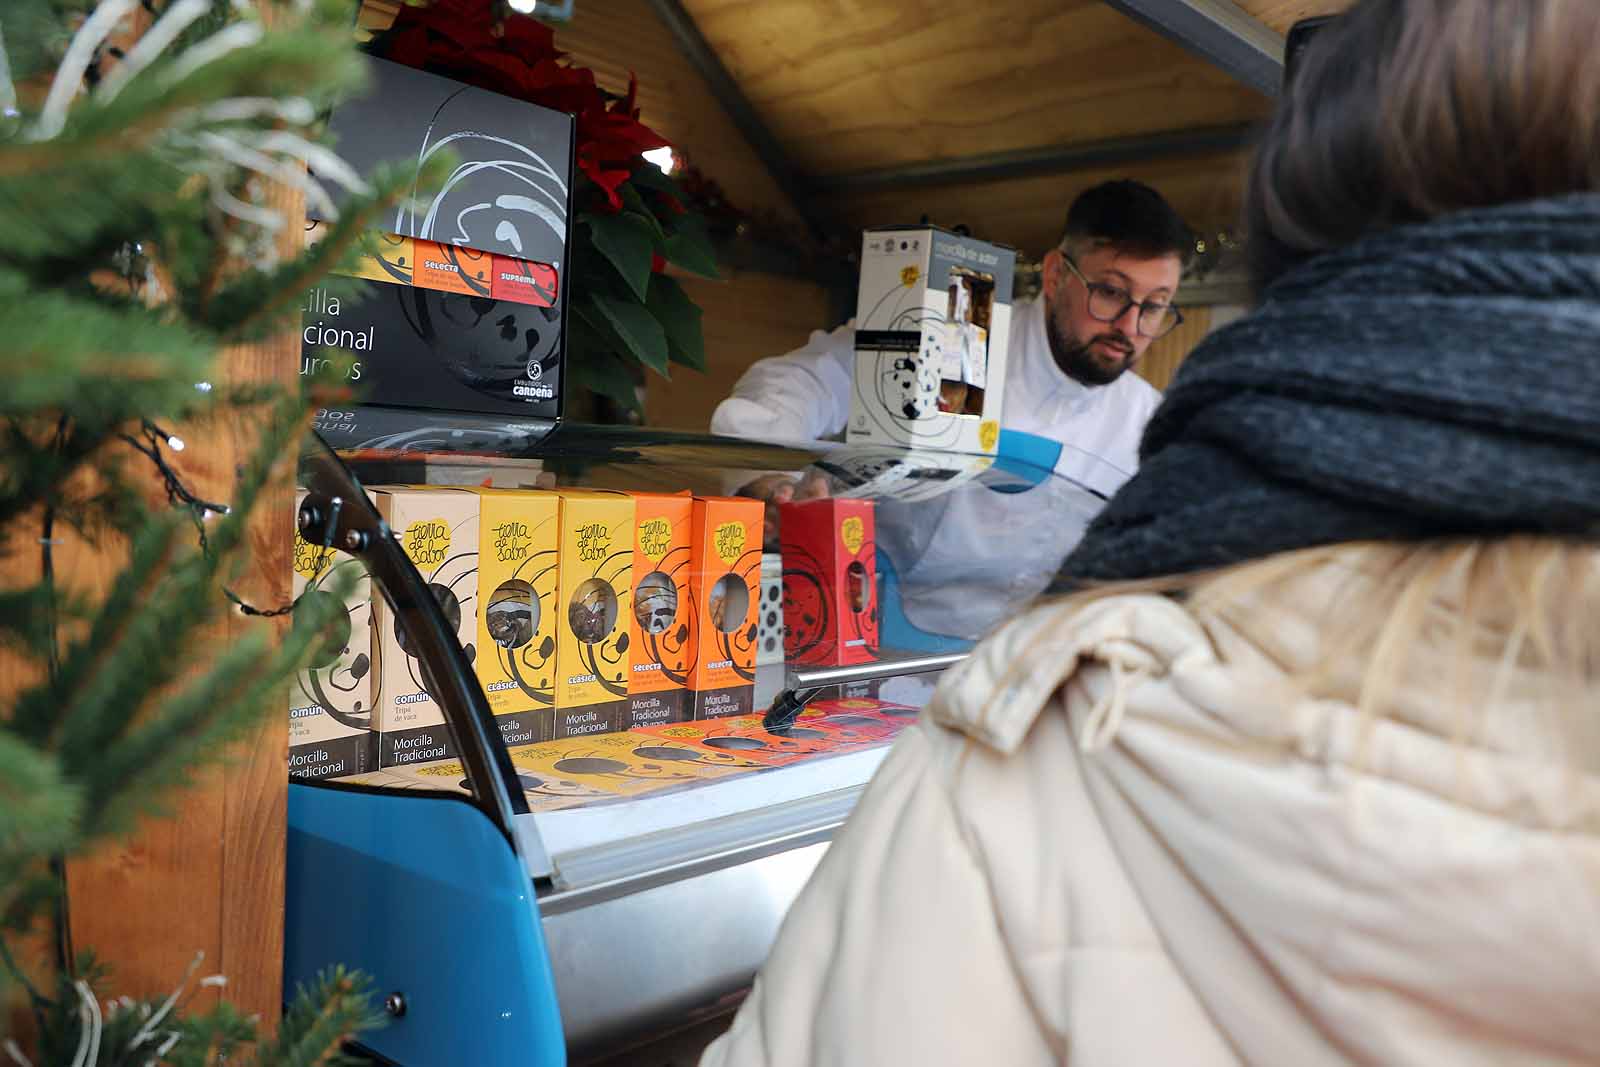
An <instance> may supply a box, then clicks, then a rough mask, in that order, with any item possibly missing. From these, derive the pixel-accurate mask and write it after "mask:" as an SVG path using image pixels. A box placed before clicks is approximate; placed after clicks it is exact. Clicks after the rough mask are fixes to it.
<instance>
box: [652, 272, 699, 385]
mask: <svg viewBox="0 0 1600 1067" xmlns="http://www.w3.org/2000/svg"><path fill="white" fill-rule="evenodd" d="M645 307H647V308H649V309H650V314H652V315H654V316H655V317H656V321H658V322H660V323H661V328H662V330H664V331H665V332H666V335H667V347H668V351H669V352H670V354H671V357H672V361H673V362H674V363H681V364H683V365H684V366H685V367H691V368H693V369H694V370H698V371H703V370H705V369H706V342H705V335H704V334H703V333H702V332H701V329H700V314H701V313H700V308H699V306H698V305H696V304H695V302H694V301H693V300H690V299H689V294H688V293H686V292H684V291H683V286H681V285H679V284H678V283H677V282H676V281H674V280H673V279H671V278H667V277H661V276H658V277H657V278H656V279H655V280H654V281H653V282H651V283H650V297H649V299H647V300H646V301H645Z"/></svg>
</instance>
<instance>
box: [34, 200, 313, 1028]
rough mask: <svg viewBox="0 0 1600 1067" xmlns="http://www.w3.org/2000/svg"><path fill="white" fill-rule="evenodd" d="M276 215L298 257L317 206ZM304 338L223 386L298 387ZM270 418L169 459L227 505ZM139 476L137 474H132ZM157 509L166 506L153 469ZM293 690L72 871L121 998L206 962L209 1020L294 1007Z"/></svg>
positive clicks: (270, 598) (207, 429) (80, 549)
mask: <svg viewBox="0 0 1600 1067" xmlns="http://www.w3.org/2000/svg"><path fill="white" fill-rule="evenodd" d="M268 200H269V203H270V205H271V206H272V207H274V208H276V209H277V210H279V211H280V212H282V213H283V215H284V217H285V219H286V220H287V222H288V225H286V226H285V227H284V230H283V234H282V236H281V237H280V240H279V253H280V254H282V255H286V256H287V255H293V254H294V253H296V252H297V251H298V246H299V235H300V233H301V231H302V229H303V225H302V224H303V222H304V219H305V209H304V204H303V201H302V199H301V197H300V194H299V193H297V192H293V191H291V190H289V189H286V188H284V187H282V186H277V187H274V188H272V189H271V190H269V193H268ZM299 340H300V339H299V331H298V330H297V329H295V328H293V327H292V326H291V327H290V328H288V329H286V330H285V331H284V332H283V334H281V335H280V336H278V337H275V338H272V339H269V340H266V341H262V342H258V343H255V344H248V345H239V346H236V347H233V348H230V349H228V350H226V351H224V352H223V353H221V355H220V356H219V358H218V362H217V368H218V377H219V379H220V380H221V381H222V382H226V383H230V384H235V385H243V384H260V385H268V384H270V385H277V386H280V387H282V388H285V389H289V390H293V389H296V388H298V374H297V369H298V364H299V351H300V344H299ZM264 415H265V412H264V411H258V412H256V413H253V414H247V415H245V416H244V417H239V416H236V415H229V416H227V417H222V418H216V419H210V420H206V421H205V422H204V423H203V424H200V425H194V426H182V427H172V429H173V431H174V432H175V433H178V434H179V436H181V437H183V438H184V439H185V441H186V442H187V443H188V444H189V447H188V448H186V449H185V450H184V452H183V453H182V454H181V455H178V456H173V457H171V462H172V463H173V466H174V468H175V469H176V470H177V471H178V472H179V474H180V476H181V477H183V478H184V479H185V481H186V482H187V483H188V484H189V485H190V486H191V487H192V488H194V490H195V491H196V492H197V493H199V494H200V495H201V496H202V497H204V498H206V499H210V500H220V501H226V500H227V499H228V497H229V495H230V492H231V488H232V486H233V484H234V482H235V479H236V477H237V474H238V471H239V469H240V467H241V465H242V464H244V463H245V462H246V461H247V460H248V458H249V457H250V456H251V455H252V454H253V453H254V451H255V448H256V439H257V433H258V432H259V429H260V427H261V421H260V419H261V418H262V417H264ZM132 469H133V470H134V471H135V472H137V471H139V470H141V469H142V468H141V467H140V466H139V465H137V464H136V465H135V466H134V467H133V468H132ZM292 472H293V459H292V457H290V458H289V460H288V461H287V462H286V463H285V464H283V465H282V467H281V471H280V475H281V476H280V477H279V479H278V481H277V483H276V484H275V485H274V487H272V488H271V489H270V490H269V491H267V492H266V493H265V494H263V496H262V498H261V500H260V503H259V504H258V506H257V509H256V511H255V513H254V515H253V516H252V519H251V522H250V529H249V532H248V538H247V548H248V553H249V555H248V559H247V561H246V567H245V570H244V572H243V573H242V574H240V575H239V576H238V578H237V579H236V580H235V581H234V583H233V585H234V587H235V588H236V589H237V590H238V591H239V592H240V593H241V594H242V595H243V596H244V597H245V598H246V599H248V600H250V601H251V602H253V603H256V604H258V605H264V606H276V605H279V604H282V603H285V602H287V601H288V599H289V596H290V574H291V567H290V560H291V558H292V553H293V525H292V520H291V518H290V516H291V514H292V512H293V506H294V500H293V491H292ZM149 476H150V478H151V484H150V499H151V500H152V501H156V500H157V499H158V498H161V494H160V493H159V489H160V482H159V479H158V477H157V475H156V473H155V471H154V470H153V469H152V470H150V471H149ZM64 549H65V550H66V551H68V552H69V553H70V556H69V560H68V566H66V567H63V568H62V570H63V573H68V574H71V575H72V577H73V579H74V580H75V581H76V582H78V583H80V584H79V586H78V587H79V588H85V589H89V590H103V589H105V588H107V587H108V586H109V585H110V584H111V583H112V582H115V581H116V580H118V575H119V572H120V569H121V566H122V560H123V558H124V554H123V551H122V546H120V545H117V544H109V543H102V544H98V545H93V546H90V545H85V544H83V543H81V542H77V543H74V544H71V545H68V546H64ZM262 626H270V627H273V628H274V629H276V630H277V631H278V633H279V635H280V636H281V635H282V634H284V633H286V632H287V629H288V626H289V619H288V618H287V617H283V618H278V619H274V620H270V621H268V620H250V619H246V618H244V617H243V616H241V615H239V614H237V613H234V612H231V611H230V612H229V613H228V614H227V615H226V616H225V617H224V618H223V620H222V621H221V622H219V623H218V624H217V625H216V626H214V627H213V628H212V630H211V632H210V634H209V637H210V639H211V640H212V641H213V642H214V645H213V646H212V647H213V648H217V649H220V648H225V647H227V645H228V644H230V643H233V642H235V641H237V640H238V639H239V638H240V637H241V636H243V634H244V633H246V632H248V631H251V630H255V629H258V628H259V627H262ZM287 709H288V694H287V692H285V693H284V698H283V700H282V701H281V702H280V703H279V705H278V706H277V707H269V708H267V709H265V711H264V713H263V716H262V720H261V722H260V725H259V726H258V727H257V728H256V729H255V730H254V731H253V732H252V733H251V734H250V736H249V737H248V738H247V739H246V740H244V741H242V742H241V743H239V744H238V745H236V746H235V748H234V749H233V750H232V751H230V752H228V753H226V754H225V759H226V762H225V764H224V765H223V766H222V767H220V768H214V769H212V770H209V771H207V772H205V773H203V774H200V775H198V776H197V778H196V780H195V782H194V784H193V785H192V787H191V788H189V789H187V790H185V791H183V792H182V793H180V794H178V795H176V796H174V797H172V798H171V800H170V801H169V804H170V808H171V811H172V814H171V816H170V817H169V818H158V819H149V820H146V821H145V823H144V824H143V825H142V826H141V827H140V828H139V830H138V832H137V833H135V834H134V835H133V836H132V837H130V838H127V839H125V840H122V841H118V842H115V843H113V844H111V845H109V846H107V847H105V848H102V849H100V850H98V851H96V852H95V853H94V854H92V855H89V856H86V857H83V858H82V859H79V860H75V861H74V862H73V863H71V864H70V865H69V870H68V883H69V885H70V887H71V895H72V905H73V911H72V926H73V937H74V940H75V942H76V945H77V947H78V948H79V949H80V950H81V949H83V948H86V947H92V948H93V949H94V950H95V952H96V953H97V954H98V955H99V956H100V958H101V959H102V960H104V961H106V962H107V963H109V964H110V965H111V966H112V967H113V969H114V976H115V985H116V992H117V993H118V994H128V995H132V996H164V995H165V994H167V993H168V992H170V991H171V990H172V989H173V988H174V987H175V986H176V984H177V982H178V980H179V979H180V978H182V977H183V975H184V973H185V971H186V970H187V968H188V966H189V963H190V961H191V960H193V959H194V957H195V955H196V954H197V953H202V952H203V953H204V955H205V963H204V964H203V966H202V969H201V971H200V974H202V975H204V974H211V973H220V974H223V975H225V976H226V977H227V979H228V985H227V987H226V990H225V991H219V990H215V989H207V990H204V991H199V992H196V993H195V994H194V997H193V999H191V1001H190V1002H189V1003H190V1005H191V1007H192V1008H194V1009H195V1010H203V1009H204V1008H205V1007H207V1006H209V1005H210V1004H211V1003H214V1002H215V1001H216V1000H217V999H218V998H219V996H226V998H227V999H228V1000H230V1001H231V1002H232V1003H233V1004H234V1005H235V1006H236V1007H238V1008H239V1009H240V1010H241V1011H242V1012H243V1013H244V1014H246V1015H257V1016H259V1017H260V1018H261V1019H262V1021H263V1024H264V1026H265V1027H267V1028H268V1029H270V1028H271V1027H273V1026H274V1025H275V1024H276V1020H277V1019H278V1017H279V1015H280V1014H281V1010H282V1004H283V930H284V843H285V841H286V839H287V833H288V817H287V813H288V767H287V759H288V737H289V733H288V730H289V720H288V714H287Z"/></svg>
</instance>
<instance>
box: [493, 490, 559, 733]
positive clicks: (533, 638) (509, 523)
mask: <svg viewBox="0 0 1600 1067" xmlns="http://www.w3.org/2000/svg"><path fill="white" fill-rule="evenodd" d="M473 492H475V493H476V494H477V496H478V588H479V590H480V594H479V603H480V604H481V605H482V610H481V611H479V612H478V645H477V647H478V655H477V658H476V659H475V660H474V661H473V665H474V667H476V669H477V672H478V681H479V682H480V683H481V684H482V686H483V692H484V695H485V696H486V697H488V700H489V710H490V711H492V712H494V716H495V721H496V722H498V723H499V724H500V736H501V739H502V740H503V741H504V742H505V743H506V745H507V746H511V745H529V744H537V743H538V742H540V741H548V740H550V739H551V738H552V737H553V736H554V732H555V710H554V709H555V699H556V674H557V664H558V662H559V661H558V659H557V656H556V631H557V629H558V627H557V625H556V620H557V619H558V618H559V617H560V615H561V611H560V603H561V601H560V596H559V591H560V590H559V586H560V573H559V570H560V568H559V566H558V564H557V558H558V551H559V549H560V545H561V498H560V497H559V496H557V495H556V494H555V493H547V492H540V491H539V490H536V489H476V490H473Z"/></svg>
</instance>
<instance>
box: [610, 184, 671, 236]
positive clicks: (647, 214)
mask: <svg viewBox="0 0 1600 1067" xmlns="http://www.w3.org/2000/svg"><path fill="white" fill-rule="evenodd" d="M617 191H618V192H619V193H621V194H622V204H623V206H624V207H626V208H627V209H628V211H629V212H630V213H637V214H638V216H639V217H640V218H642V219H644V220H645V221H646V222H648V223H649V224H650V235H651V237H652V239H653V240H654V241H655V244H656V246H657V248H660V247H662V246H663V245H664V243H665V242H666V239H667V231H666V230H663V229H662V228H661V220H660V219H658V218H656V214H655V212H654V211H652V210H650V205H649V204H647V203H645V202H644V197H643V196H640V195H639V190H638V189H636V188H634V186H633V183H632V182H626V183H624V184H623V186H622V188H620V189H619V190H617Z"/></svg>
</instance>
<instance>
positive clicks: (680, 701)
mask: <svg viewBox="0 0 1600 1067" xmlns="http://www.w3.org/2000/svg"><path fill="white" fill-rule="evenodd" d="M632 495H633V504H634V524H633V525H634V538H633V614H632V615H631V616H630V621H629V639H628V655H629V657H630V663H631V667H630V670H629V673H628V706H627V709H626V712H625V714H624V717H623V720H622V723H621V725H622V726H623V727H625V728H628V727H634V726H656V725H659V724H661V723H672V722H683V721H684V720H685V719H687V718H688V717H689V702H688V692H687V690H686V688H685V687H686V686H687V685H688V683H689V667H690V665H691V664H692V663H693V662H694V651H695V644H694V641H695V635H694V627H693V625H692V621H693V618H694V611H693V609H692V606H691V604H690V602H689V570H690V565H691V563H692V562H693V558H694V553H693V546H692V545H691V544H690V538H689V528H690V520H691V518H692V517H693V514H694V498H693V497H691V496H689V494H687V493H671V494H668V493H634V494H632Z"/></svg>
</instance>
